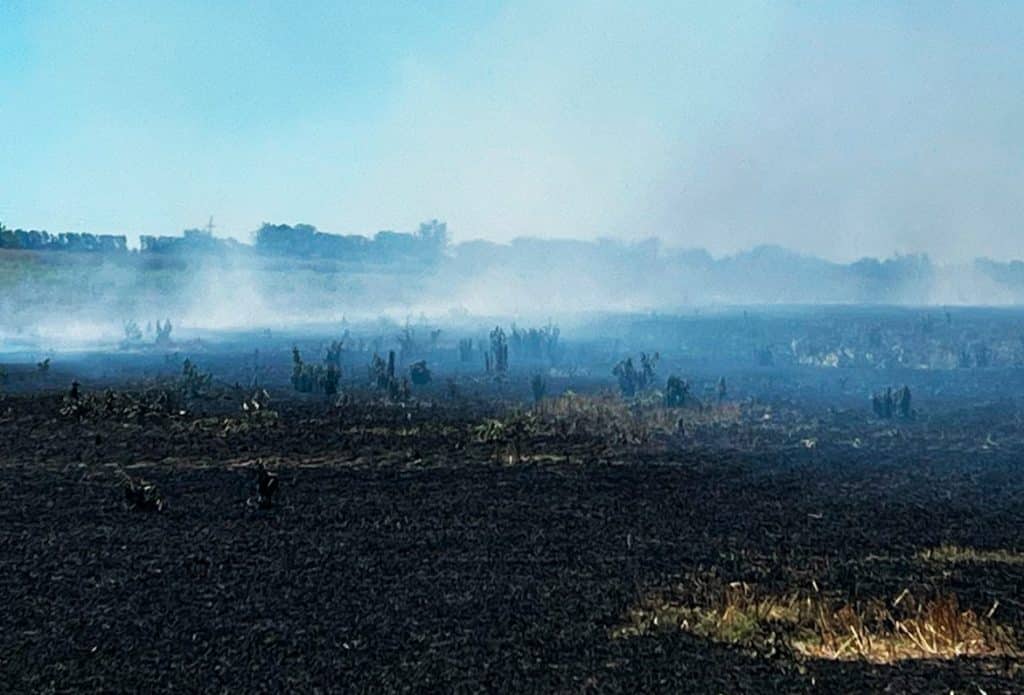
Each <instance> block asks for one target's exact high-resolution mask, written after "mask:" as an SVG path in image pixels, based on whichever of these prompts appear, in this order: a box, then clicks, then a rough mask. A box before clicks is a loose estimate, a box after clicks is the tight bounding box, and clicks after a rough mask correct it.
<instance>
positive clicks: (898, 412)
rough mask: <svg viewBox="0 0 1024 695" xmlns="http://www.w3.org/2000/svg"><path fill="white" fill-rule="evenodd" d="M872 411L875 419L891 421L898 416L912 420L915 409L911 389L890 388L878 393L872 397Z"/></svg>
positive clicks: (904, 387) (905, 387)
mask: <svg viewBox="0 0 1024 695" xmlns="http://www.w3.org/2000/svg"><path fill="white" fill-rule="evenodd" d="M871 410H872V412H873V413H874V414H875V417H877V418H880V419H883V420H891V419H892V418H893V417H897V416H898V417H901V418H903V419H905V420H908V419H910V418H912V417H913V416H914V409H913V407H912V401H911V394H910V387H909V386H903V387H901V388H898V389H893V388H892V387H891V386H889V387H886V388H885V389H884V390H882V391H876V392H875V393H873V394H872V395H871Z"/></svg>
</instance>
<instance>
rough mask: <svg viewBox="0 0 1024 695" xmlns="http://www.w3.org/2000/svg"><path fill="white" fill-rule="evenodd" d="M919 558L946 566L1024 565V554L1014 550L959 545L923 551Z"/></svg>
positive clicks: (941, 546) (942, 546)
mask: <svg viewBox="0 0 1024 695" xmlns="http://www.w3.org/2000/svg"><path fill="white" fill-rule="evenodd" d="M918 558H919V559H921V560H924V561H926V562H940V563H946V564H959V563H964V564H967V563H970V564H1000V565H1021V564H1024V553H1020V552H1015V551H1012V550H977V549H976V548H969V547H968V548H965V547H963V546H959V545H940V546H939V547H937V548H930V549H928V550H923V551H921V552H920V553H919V554H918Z"/></svg>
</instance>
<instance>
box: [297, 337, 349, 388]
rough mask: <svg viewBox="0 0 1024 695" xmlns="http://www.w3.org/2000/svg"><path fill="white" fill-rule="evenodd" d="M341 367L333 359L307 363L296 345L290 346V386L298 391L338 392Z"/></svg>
mask: <svg viewBox="0 0 1024 695" xmlns="http://www.w3.org/2000/svg"><path fill="white" fill-rule="evenodd" d="M340 380H341V368H340V367H339V366H338V365H337V363H336V362H335V361H331V360H327V361H325V362H324V364H308V363H306V362H304V361H303V359H302V354H301V353H300V352H299V348H298V347H293V348H292V388H294V389H295V390H296V391H298V392H299V393H323V394H326V395H328V396H333V395H335V394H337V393H338V382H339V381H340Z"/></svg>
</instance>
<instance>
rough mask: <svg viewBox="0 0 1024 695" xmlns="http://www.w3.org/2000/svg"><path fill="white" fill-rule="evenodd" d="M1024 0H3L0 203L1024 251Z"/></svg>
mask: <svg viewBox="0 0 1024 695" xmlns="http://www.w3.org/2000/svg"><path fill="white" fill-rule="evenodd" d="M1022 36H1024V3H1009V2H1007V3H987V2H980V1H975V2H961V3H942V2H915V3H890V2H879V3H872V2H851V3H836V2H833V3H816V2H803V3H795V2H793V3H785V2H767V1H765V2H736V3H723V2H708V3H686V2H666V3H657V2H649V3H647V2H645V3H625V2H622V3H606V2H571V1H570V2H557V3H553V2H530V1H527V2H517V3H499V2H468V1H467V2H430V3H423V2H408V3H393V4H386V3H383V2H366V3H349V2H345V3H339V2H314V1H311V0H305V1H304V2H301V3H295V2H288V3H285V2H277V3H270V2H192V1H181V0H179V1H177V2H173V3H171V2H142V1H135V2H117V1H111V2H100V1H98V0H96V1H88V0H80V1H77V2H48V1H46V0H0V157H2V162H3V164H2V166H0V221H3V222H5V223H6V224H8V225H9V226H20V227H32V228H45V229H49V230H50V231H54V232H59V231H91V232H98V233H101V232H108V233H126V234H128V235H129V236H136V235H138V234H140V233H142V234H146V233H149V234H153V233H155V234H174V233H178V232H179V231H180V230H181V229H182V228H184V227H188V226H196V225H201V224H204V223H205V221H206V218H207V216H208V215H211V214H212V215H214V216H215V219H216V223H217V225H218V233H220V234H225V235H231V236H235V237H238V238H243V239H244V238H248V235H249V233H250V232H251V231H252V230H253V229H255V228H256V227H257V226H258V225H259V224H260V223H261V222H262V221H264V220H267V221H275V222H298V221H303V222H309V223H312V224H316V225H317V226H319V227H320V228H322V229H325V230H329V231H338V232H346V233H372V232H373V231H376V230H378V229H381V228H394V229H412V228H414V227H415V226H416V224H417V223H418V222H419V221H421V220H423V219H427V218H432V217H439V218H442V219H446V220H447V221H448V222H449V226H450V229H451V231H452V233H453V236H454V237H455V238H456V239H469V238H488V239H494V240H505V239H509V238H511V237H513V236H516V235H538V236H561V237H567V236H572V237H582V238H592V237H597V236H610V237H619V238H626V239H636V238H642V237H647V236H652V235H657V236H659V237H661V238H662V239H663V240H665V242H666V243H668V244H671V245H677V246H705V247H707V248H708V249H710V250H711V251H712V252H713V253H726V252H731V251H735V250H738V249H743V248H749V247H751V246H753V245H756V244H760V243H779V244H783V245H786V246H790V247H793V248H796V249H798V250H802V251H806V252H810V253H816V254H820V255H823V256H826V257H829V258H835V259H840V260H842V259H850V258H855V257H858V256H861V255H865V254H876V255H877V254H881V255H888V254H891V253H893V252H902V253H906V252H918V251H922V252H928V253H931V254H932V255H933V256H934V257H936V258H938V259H940V260H960V259H967V258H973V257H975V256H979V255H991V256H995V257H1007V256H1012V257H1024V230H1022V229H1021V220H1022V212H1024V147H1022V146H1024V41H1022V40H1021V37H1022Z"/></svg>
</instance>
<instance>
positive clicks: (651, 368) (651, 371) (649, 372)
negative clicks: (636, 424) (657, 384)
mask: <svg viewBox="0 0 1024 695" xmlns="http://www.w3.org/2000/svg"><path fill="white" fill-rule="evenodd" d="M660 359H661V356H660V355H659V353H657V352H655V353H653V354H651V355H648V354H647V353H646V352H642V353H640V367H639V368H637V367H636V366H635V365H634V364H633V358H632V357H627V358H626V359H624V360H622V361H621V362H619V363H618V364H616V365H615V367H614V368H612V375H613V376H614V377H615V378H616V379H618V382H619V390H620V391H621V392H622V395H623V396H625V397H626V398H632V397H634V396H636V395H638V394H640V393H643V392H644V391H646V390H647V389H649V388H651V387H652V386H653V385H654V380H655V376H656V374H655V372H656V369H657V366H658V361H659V360H660Z"/></svg>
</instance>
